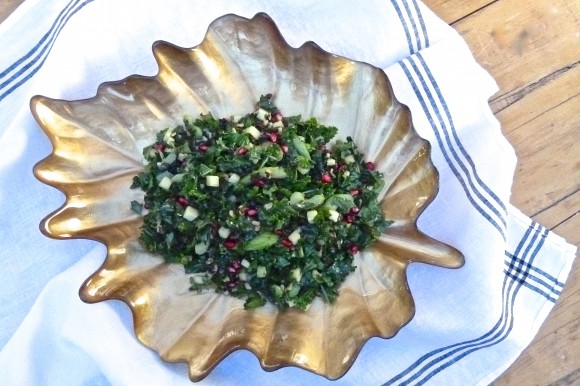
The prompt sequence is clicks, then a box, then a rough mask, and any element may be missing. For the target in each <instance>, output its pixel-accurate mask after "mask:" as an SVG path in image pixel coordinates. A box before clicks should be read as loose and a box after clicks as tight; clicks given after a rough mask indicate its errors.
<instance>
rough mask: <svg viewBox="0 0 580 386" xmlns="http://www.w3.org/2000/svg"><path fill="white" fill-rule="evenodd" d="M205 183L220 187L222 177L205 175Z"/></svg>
mask: <svg viewBox="0 0 580 386" xmlns="http://www.w3.org/2000/svg"><path fill="white" fill-rule="evenodd" d="M205 184H206V185H207V186H211V187H212V188H218V187H219V186H220V178H219V177H218V176H205Z"/></svg>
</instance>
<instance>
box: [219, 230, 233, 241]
mask: <svg viewBox="0 0 580 386" xmlns="http://www.w3.org/2000/svg"><path fill="white" fill-rule="evenodd" d="M230 233H231V231H230V230H229V229H228V228H224V227H220V229H218V235H220V237H221V238H222V239H227V238H228V236H229V235H230Z"/></svg>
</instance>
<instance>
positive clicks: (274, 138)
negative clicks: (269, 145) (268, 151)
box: [268, 133, 278, 142]
mask: <svg viewBox="0 0 580 386" xmlns="http://www.w3.org/2000/svg"><path fill="white" fill-rule="evenodd" d="M268 139H269V140H270V142H277V141H278V136H277V135H276V134H274V133H268Z"/></svg>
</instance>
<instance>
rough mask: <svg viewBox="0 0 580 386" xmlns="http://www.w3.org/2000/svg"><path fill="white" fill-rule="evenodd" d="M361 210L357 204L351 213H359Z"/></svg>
mask: <svg viewBox="0 0 580 386" xmlns="http://www.w3.org/2000/svg"><path fill="white" fill-rule="evenodd" d="M359 212H360V208H357V207H356V206H355V207H353V208H350V213H352V214H358V213H359Z"/></svg>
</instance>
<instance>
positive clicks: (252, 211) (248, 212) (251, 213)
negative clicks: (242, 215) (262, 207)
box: [246, 208, 258, 217]
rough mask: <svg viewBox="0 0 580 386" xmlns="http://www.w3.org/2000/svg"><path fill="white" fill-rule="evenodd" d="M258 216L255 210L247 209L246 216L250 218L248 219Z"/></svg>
mask: <svg viewBox="0 0 580 386" xmlns="http://www.w3.org/2000/svg"><path fill="white" fill-rule="evenodd" d="M257 214H258V211H257V210H256V209H254V208H248V209H246V216H248V217H254V216H255V215H257Z"/></svg>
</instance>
